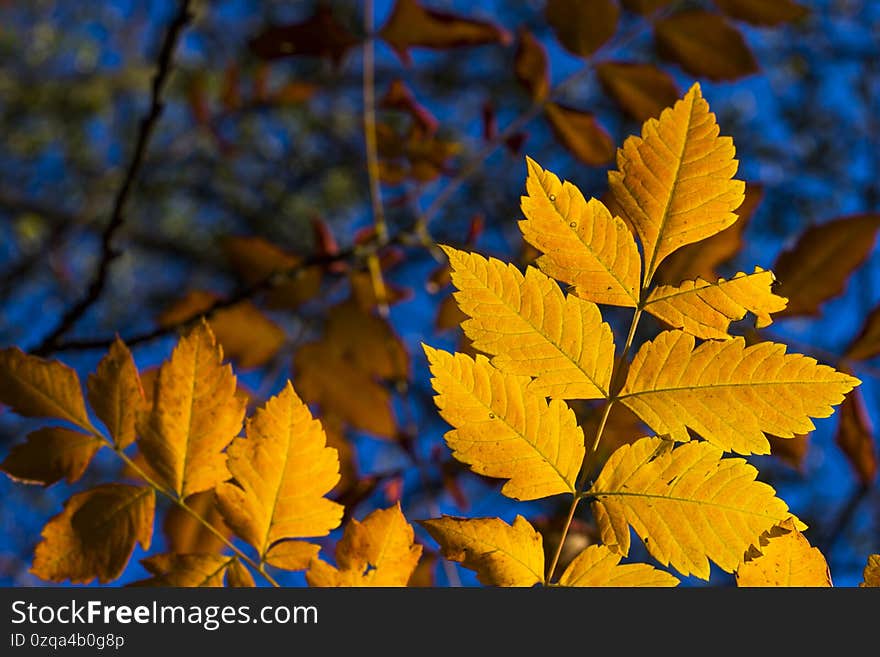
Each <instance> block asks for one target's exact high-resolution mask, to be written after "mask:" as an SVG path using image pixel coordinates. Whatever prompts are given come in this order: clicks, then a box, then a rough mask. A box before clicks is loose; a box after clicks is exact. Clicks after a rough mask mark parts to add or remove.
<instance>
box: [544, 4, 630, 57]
mask: <svg viewBox="0 0 880 657" xmlns="http://www.w3.org/2000/svg"><path fill="white" fill-rule="evenodd" d="M544 15H545V16H546V18H547V22H548V23H549V24H550V26H551V27H552V28H553V31H554V32H555V33H556V38H557V39H559V42H560V43H561V44H562V45H563V47H564V48H565V49H566V50H568V51H569V52H571V53H573V54H575V55H580V56H582V57H589V56H590V55H592V54H593V53H594V52H596V51H597V50H598V49H599V48H600V47H602V45H603V44H604V43H606V42H607V41H608V40H609V39H610V38H611V37H613V36H614V33H615V31H617V20H618V18H620V8H619V7H618V6H617V3H616V2H614V1H613V0H591V1H590V2H583V0H547V4H546V6H545V8H544Z"/></svg>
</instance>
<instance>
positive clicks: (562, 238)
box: [519, 158, 641, 308]
mask: <svg viewBox="0 0 880 657" xmlns="http://www.w3.org/2000/svg"><path fill="white" fill-rule="evenodd" d="M526 162H527V165H528V170H529V174H528V178H527V179H526V192H527V194H528V195H527V196H523V197H521V199H520V201H521V208H522V212H523V216H525V219H523V220H521V221H520V222H519V227H520V230H521V231H522V234H523V238H524V239H525V240H526V242H528V243H529V244H531V245H532V246H534V247H535V248H536V249H538V250H539V251H541V252H542V253H543V255H541V256H540V257H539V258H538V260H537V265H538V267H539V268H540V269H541V271H543V272H544V273H545V274H547V275H548V276H552V277H553V278H555V279H557V280H560V281H563V282H565V283H568V284H569V285H571V286H573V287H574V292H575V294H577V295H578V296H579V297H581V298H582V299H586V300H588V301H593V302H594V303H604V304H609V305H613V306H625V307H629V308H635V307H636V306H637V305H638V302H639V293H638V289H639V273H640V269H641V259H640V256H639V250H638V247H637V246H636V242H635V240H634V239H633V236H632V233H630V231H629V229H628V228H627V226H626V224H625V223H624V222H623V220H622V219H620V218H619V217H612V216H611V213H610V212H608V209H607V208H606V207H605V206H604V205H603V204H602V202H601V201H599V200H597V199H590V200H589V202H588V201H586V200H585V199H584V196H583V194H581V192H580V190H579V189H578V188H577V187H575V186H574V185H572V184H571V183H570V182H568V181H566V182H560V180H559V178H557V177H556V175H555V174H553V173H551V172H550V171H545V170H544V169H542V168H541V167H540V165H538V163H537V162H535V161H534V160H532V159H531V158H526Z"/></svg>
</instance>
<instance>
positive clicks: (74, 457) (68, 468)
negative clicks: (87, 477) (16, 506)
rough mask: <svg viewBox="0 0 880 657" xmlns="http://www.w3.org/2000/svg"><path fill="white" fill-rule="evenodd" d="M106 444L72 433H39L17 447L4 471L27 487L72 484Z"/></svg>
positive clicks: (47, 430)
mask: <svg viewBox="0 0 880 657" xmlns="http://www.w3.org/2000/svg"><path fill="white" fill-rule="evenodd" d="M104 444H105V443H104V442H103V441H101V440H98V439H97V438H95V437H94V436H90V435H88V434H83V433H80V432H78V431H71V430H70V429H63V428H61V427H46V428H43V429H37V430H36V431H34V432H32V433H30V434H28V436H27V438H25V441H24V442H23V443H19V444H18V445H15V446H13V448H12V449H11V450H10V451H9V454H8V455H7V456H6V458H5V459H3V463H2V464H0V470H2V471H3V472H5V473H6V474H8V475H9V476H10V477H12V478H13V479H15V480H16V481H20V482H23V483H27V484H42V485H44V486H49V485H51V484H54V483H55V482H56V481H58V480H59V479H62V478H66V479H67V481H68V483H71V484H72V483H73V482H75V481H76V480H77V479H79V478H80V477H81V476H82V474H83V472H85V470H86V468H87V467H88V465H89V463H90V462H91V460H92V457H93V456H94V455H95V453H96V452H97V451H98V450H99V449H101V446H102V445H104Z"/></svg>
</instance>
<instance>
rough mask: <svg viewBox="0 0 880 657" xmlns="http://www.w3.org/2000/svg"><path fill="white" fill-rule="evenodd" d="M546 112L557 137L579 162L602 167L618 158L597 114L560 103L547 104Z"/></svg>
mask: <svg viewBox="0 0 880 657" xmlns="http://www.w3.org/2000/svg"><path fill="white" fill-rule="evenodd" d="M544 112H545V114H546V116H547V119H548V120H549V121H550V127H551V128H552V129H553V134H554V135H556V138H557V139H558V140H559V141H560V142H561V143H562V144H563V145H564V146H565V147H566V148H567V149H568V150H569V151H571V153H572V155H574V156H575V157H576V158H577V159H578V160H580V161H581V162H583V163H584V164H589V165H591V166H602V165H603V164H608V163H609V162H611V161H612V160H613V159H614V153H615V152H616V149H615V146H614V140H613V139H611V135H609V134H608V132H607V131H606V130H605V128H603V127H602V126H601V125H600V124H599V122H598V121H597V120H596V117H595V116H593V114H591V113H589V112H582V111H580V110H576V109H574V108H571V107H565V106H563V105H558V104H557V103H547V105H545V106H544Z"/></svg>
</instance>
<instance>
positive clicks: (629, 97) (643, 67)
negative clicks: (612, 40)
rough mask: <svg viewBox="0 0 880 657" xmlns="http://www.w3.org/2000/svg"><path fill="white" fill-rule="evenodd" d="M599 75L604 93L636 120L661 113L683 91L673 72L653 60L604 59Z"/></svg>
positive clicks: (599, 66)
mask: <svg viewBox="0 0 880 657" xmlns="http://www.w3.org/2000/svg"><path fill="white" fill-rule="evenodd" d="M596 75H598V77H599V83H600V84H601V85H602V88H603V89H604V90H605V93H606V94H608V95H609V96H610V97H611V98H612V99H613V100H614V102H615V103H617V104H618V106H619V107H620V108H621V109H622V110H623V111H624V112H626V113H627V114H629V115H630V116H631V117H632V118H634V119H635V120H637V121H647V120H648V119H652V118H656V117H658V116H660V113H661V112H662V111H663V110H664V109H666V108H667V107H671V106H672V105H673V104H674V103H675V101H676V100H678V98H679V97H680V95H681V94H680V93H679V90H678V86H677V85H676V84H675V80H674V79H673V78H672V76H671V75H669V74H668V73H667V72H666V71H664V70H662V69H659V68H657V67H656V66H654V65H653V64H641V63H636V62H603V63H602V64H599V65H597V66H596Z"/></svg>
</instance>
